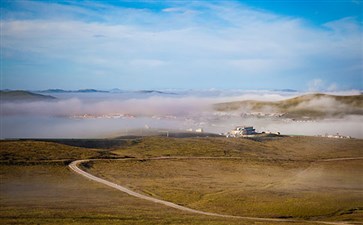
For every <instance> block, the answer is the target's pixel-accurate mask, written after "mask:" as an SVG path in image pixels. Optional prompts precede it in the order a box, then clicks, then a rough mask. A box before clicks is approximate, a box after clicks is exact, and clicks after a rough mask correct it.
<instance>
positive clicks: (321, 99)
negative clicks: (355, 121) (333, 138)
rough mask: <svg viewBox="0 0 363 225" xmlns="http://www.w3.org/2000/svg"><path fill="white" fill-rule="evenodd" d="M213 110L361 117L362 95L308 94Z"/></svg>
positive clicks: (234, 104)
mask: <svg viewBox="0 0 363 225" xmlns="http://www.w3.org/2000/svg"><path fill="white" fill-rule="evenodd" d="M214 109H215V110H217V111H222V112H230V111H240V112H263V113H281V114H285V115H284V116H285V117H289V118H300V117H312V118H319V117H326V116H333V117H338V116H345V115H363V94H361V95H352V96H336V95H327V94H308V95H302V96H298V97H295V98H291V99H287V100H282V101H276V102H268V101H253V100H247V101H236V102H225V103H218V104H215V105H214Z"/></svg>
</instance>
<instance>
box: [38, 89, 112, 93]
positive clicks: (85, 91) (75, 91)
mask: <svg viewBox="0 0 363 225" xmlns="http://www.w3.org/2000/svg"><path fill="white" fill-rule="evenodd" d="M40 92H41V93H109V91H103V90H96V89H79V90H63V89H48V90H44V91H40Z"/></svg>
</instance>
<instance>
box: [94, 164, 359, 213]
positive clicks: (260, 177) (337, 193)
mask: <svg viewBox="0 0 363 225" xmlns="http://www.w3.org/2000/svg"><path fill="white" fill-rule="evenodd" d="M362 161H363V160H357V161H351V162H343V164H345V165H344V166H341V167H340V168H336V167H334V163H332V162H330V163H327V162H322V163H313V164H309V163H305V162H297V161H296V162H285V163H276V162H261V161H246V160H237V159H168V160H165V159H164V160H141V161H137V160H133V161H117V162H115V161H97V162H95V163H93V166H92V168H91V170H90V172H91V173H93V174H98V175H99V176H103V177H104V178H105V179H107V180H112V181H113V182H116V183H119V184H122V185H126V186H128V187H129V188H131V189H134V190H138V191H139V192H143V193H145V194H148V195H151V196H154V197H157V198H160V199H166V200H168V201H171V202H176V203H178V204H180V205H186V206H188V207H191V208H196V209H200V210H204V211H210V212H216V213H223V214H230V215H239V216H257V217H297V218H305V219H310V218H315V217H318V218H325V219H329V217H332V216H336V217H337V216H339V214H341V213H343V212H344V211H349V210H351V209H360V210H356V211H354V212H355V215H352V216H351V219H358V216H362V213H363V211H362V210H363V207H362V206H363V187H362V184H363V183H362V182H363V181H362V179H361V178H360V174H362V173H363V166H362ZM322 168H323V169H322ZM331 169H333V171H332V172H333V173H331V172H330V170H331ZM353 171H354V172H353ZM334 172H336V173H334ZM352 172H353V173H352ZM341 182H344V184H342V183H341Z"/></svg>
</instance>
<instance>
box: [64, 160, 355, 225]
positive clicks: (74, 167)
mask: <svg viewBox="0 0 363 225" xmlns="http://www.w3.org/2000/svg"><path fill="white" fill-rule="evenodd" d="M166 158H167V157H165V158H160V159H166ZM170 158H172V157H170ZM192 158H197V157H192ZM201 158H203V157H201ZM207 158H212V157H207ZM154 159H156V158H154ZM88 161H90V160H76V161H73V162H72V163H71V164H69V168H70V169H71V170H73V171H74V172H76V173H78V174H80V175H82V176H84V177H86V178H88V179H90V180H93V181H96V182H98V183H101V184H104V185H107V186H109V187H112V188H115V189H117V190H119V191H122V192H124V193H126V194H128V195H131V196H134V197H136V198H140V199H144V200H147V201H150V202H154V203H158V204H163V205H165V206H168V207H171V208H174V209H178V210H182V211H185V212H190V213H196V214H201V215H206V216H216V217H224V218H235V219H246V220H254V221H267V222H268V221H270V222H306V223H319V224H331V225H343V224H350V223H345V222H328V221H309V220H294V219H276V218H261V217H245V216H233V215H224V214H219V213H211V212H204V211H200V210H195V209H191V208H188V207H184V206H181V205H177V204H175V203H172V202H168V201H164V200H160V199H157V198H153V197H150V196H147V195H143V194H140V193H137V192H135V191H132V190H130V189H128V188H126V187H124V186H121V185H118V184H115V183H112V182H110V181H107V180H104V179H102V178H99V177H96V176H94V175H92V174H90V173H87V172H85V171H83V170H81V169H80V168H79V167H78V164H80V163H83V162H88Z"/></svg>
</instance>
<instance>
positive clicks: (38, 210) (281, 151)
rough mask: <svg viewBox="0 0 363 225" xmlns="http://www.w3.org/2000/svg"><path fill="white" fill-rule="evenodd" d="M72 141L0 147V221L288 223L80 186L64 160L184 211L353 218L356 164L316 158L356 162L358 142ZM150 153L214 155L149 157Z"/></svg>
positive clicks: (359, 192) (359, 213)
mask: <svg viewBox="0 0 363 225" xmlns="http://www.w3.org/2000/svg"><path fill="white" fill-rule="evenodd" d="M75 145H77V147H75V146H70V145H64V144H59V143H54V142H44V141H1V142H0V153H1V154H0V156H1V164H0V169H1V170H0V171H1V173H0V177H1V186H0V191H1V198H0V202H1V211H0V223H1V224H266V225H267V224H291V222H286V223H282V222H278V223H277V222H276V223H273V222H261V221H253V220H252V221H249V220H242V219H229V218H219V217H210V216H202V215H194V214H190V213H186V212H182V211H178V210H175V209H171V208H168V207H166V206H163V205H158V204H154V203H150V202H147V201H144V200H140V199H137V198H134V197H131V196H128V195H126V194H124V193H122V192H119V191H117V190H113V189H111V188H109V187H107V186H103V185H102V184H98V183H95V182H93V181H90V180H87V179H85V178H83V177H81V176H79V175H77V174H75V173H73V172H71V171H70V170H69V169H68V167H67V163H69V162H70V161H71V160H74V159H97V158H104V160H100V161H92V162H91V163H88V164H87V165H85V166H84V167H83V168H84V169H87V170H88V171H89V172H91V173H93V174H95V175H98V176H101V177H104V178H106V179H107V180H110V181H113V182H115V183H119V184H122V185H125V186H127V187H129V188H130V189H132V190H135V191H138V192H140V193H144V194H146V195H150V196H153V197H156V198H160V199H164V200H168V201H172V202H175V203H177V204H180V205H184V206H188V207H190V208H194V209H200V210H203V211H208V212H217V213H222V214H228V215H240V216H256V217H273V218H296V219H305V220H324V221H350V222H354V221H355V222H363V221H362V218H363V197H362V196H363V180H362V179H363V178H362V176H361V174H363V166H362V165H363V162H362V161H363V160H351V161H338V162H334V161H333V162H318V160H322V159H329V158H345V157H362V150H361V149H363V148H362V146H363V141H362V140H355V139H352V140H337V139H325V138H315V137H278V138H275V139H272V140H270V139H269V140H259V141H256V140H248V139H226V138H179V139H177V138H165V137H148V138H142V139H134V140H126V141H123V142H120V144H119V145H116V146H115V145H114V141H113V142H112V147H110V148H108V147H107V141H103V142H102V146H105V148H104V149H99V148H96V147H95V148H92V146H89V143H88V144H87V148H84V147H82V144H79V143H78V144H77V143H75ZM95 146H97V147H99V146H100V144H95ZM159 156H171V157H172V156H182V157H223V158H218V159H196V158H193V159H183V158H180V159H163V160H151V159H150V158H152V157H159ZM224 157H226V158H224ZM228 157H229V159H228ZM231 157H239V158H231ZM108 158H120V159H121V160H117V161H116V160H109V159H108ZM125 159H126V160H125ZM294 224H306V222H304V221H302V222H301V223H300V222H299V223H294Z"/></svg>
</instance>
